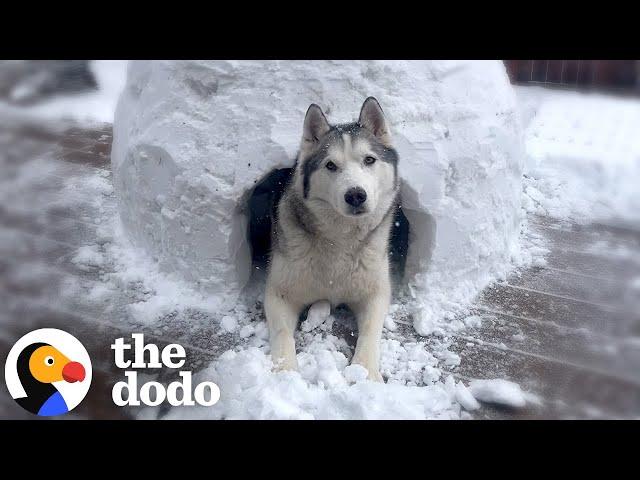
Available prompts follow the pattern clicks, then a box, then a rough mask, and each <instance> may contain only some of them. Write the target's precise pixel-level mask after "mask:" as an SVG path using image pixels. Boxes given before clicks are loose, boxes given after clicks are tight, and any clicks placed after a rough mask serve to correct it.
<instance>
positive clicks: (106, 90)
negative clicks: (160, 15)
mask: <svg viewBox="0 0 640 480" xmlns="http://www.w3.org/2000/svg"><path fill="white" fill-rule="evenodd" d="M128 63H129V62H128V61H127V60H93V61H92V62H91V70H92V72H93V74H94V76H95V78H96V82H97V83H98V89H97V90H95V91H91V92H82V93H77V94H74V95H68V94H67V95H58V96H55V97H53V98H50V99H47V100H45V101H43V102H40V103H37V104H35V105H33V106H29V107H15V106H12V105H9V104H7V103H6V102H2V101H0V109H2V110H3V111H6V112H8V113H12V114H18V115H21V116H29V117H36V118H45V119H49V120H55V119H57V118H62V119H70V120H77V121H78V122H80V123H84V124H93V123H113V117H114V113H115V109H116V103H117V101H118V97H119V96H120V94H121V93H122V89H123V88H124V85H125V81H126V78H127V65H128Z"/></svg>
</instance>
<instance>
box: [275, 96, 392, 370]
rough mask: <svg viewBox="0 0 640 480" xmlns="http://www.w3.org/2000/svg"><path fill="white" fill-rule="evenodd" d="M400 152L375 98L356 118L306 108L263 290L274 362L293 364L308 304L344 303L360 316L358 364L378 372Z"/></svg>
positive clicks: (291, 367)
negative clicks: (333, 120) (335, 121)
mask: <svg viewBox="0 0 640 480" xmlns="http://www.w3.org/2000/svg"><path fill="white" fill-rule="evenodd" d="M397 165H398V154H397V153H396V151H395V150H394V148H393V147H392V145H391V135H390V132H389V128H388V125H387V122H386V120H385V117H384V114H383V112H382V109H381V107H380V104H379V103H378V101H377V100H376V99H375V98H373V97H369V98H367V99H366V100H365V102H364V104H363V105H362V109H361V110H360V118H359V119H358V121H357V122H355V123H349V124H344V125H335V126H333V125H330V124H329V123H328V122H327V119H326V118H325V116H324V114H323V112H322V110H321V109H320V107H319V106H318V105H315V104H313V105H311V106H310V107H309V109H308V110H307V113H306V116H305V119H304V126H303V132H302V142H301V144H300V151H299V154H298V158H297V160H296V164H295V167H294V171H293V175H292V177H291V179H290V181H289V184H288V185H287V187H286V188H285V191H284V193H283V194H282V197H281V198H280V200H279V202H278V204H277V210H276V212H275V217H276V218H275V221H274V227H273V231H272V243H271V244H272V251H271V261H270V264H269V271H268V277H267V285H266V292H265V302H264V307H265V313H266V316H267V323H268V326H269V334H270V341H271V355H272V359H273V362H274V364H275V366H276V369H283V370H294V369H297V360H296V348H295V342H294V337H293V334H294V330H295V328H296V326H297V323H298V318H299V315H300V313H301V312H302V311H303V310H304V308H305V307H306V306H309V305H311V304H313V303H315V302H318V301H321V300H326V301H328V302H329V303H330V304H331V305H332V306H337V305H340V304H346V305H347V306H348V307H349V308H350V309H351V310H352V311H353V313H354V314H355V316H356V319H357V323H358V341H357V344H356V350H355V354H354V356H353V363H357V364H360V365H362V366H363V367H365V368H366V369H367V370H368V372H369V379H371V380H376V381H382V376H381V375H380V369H379V357H380V350H379V344H380V337H381V334H382V325H383V322H384V318H385V315H386V314H387V311H388V308H389V302H390V300H391V279H390V267H389V256H388V251H389V237H390V230H391V223H392V220H393V217H394V212H395V208H396V207H397V205H398V202H399V193H398V192H399V179H398V171H397V170H398V169H397Z"/></svg>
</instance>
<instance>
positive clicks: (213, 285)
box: [112, 61, 524, 334]
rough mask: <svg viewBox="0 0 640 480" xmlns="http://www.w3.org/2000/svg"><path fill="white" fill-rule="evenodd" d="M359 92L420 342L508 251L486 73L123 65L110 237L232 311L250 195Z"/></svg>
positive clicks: (315, 65) (469, 68)
mask: <svg viewBox="0 0 640 480" xmlns="http://www.w3.org/2000/svg"><path fill="white" fill-rule="evenodd" d="M370 95H373V96H375V97H377V98H378V100H379V101H380V103H381V105H382V107H383V108H384V110H385V113H386V115H387V118H388V120H389V121H390V124H391V126H392V130H393V135H394V143H395V145H396V148H397V150H398V152H399V154H400V167H399V171H400V175H401V177H402V180H403V186H402V195H403V210H404V213H405V215H406V216H407V218H408V220H409V222H410V240H409V242H410V243H409V252H408V259H407V267H406V281H407V282H408V283H409V285H410V287H411V291H412V292H413V294H414V299H415V303H416V305H417V311H416V314H415V315H414V319H415V327H416V329H417V330H418V332H419V333H422V334H429V333H431V332H433V331H434V329H435V328H437V322H438V319H440V318H442V317H443V316H445V314H450V313H451V312H453V311H455V310H456V308H458V307H459V306H460V305H463V304H464V303H465V302H468V301H470V300H471V299H472V298H473V296H475V295H476V294H477V292H478V291H479V290H480V289H481V288H482V287H484V286H485V285H486V284H487V283H488V282H489V281H491V280H493V279H494V278H496V277H497V276H501V275H503V274H504V273H506V271H507V270H508V268H509V266H510V264H511V263H512V262H513V261H514V259H518V258H519V256H520V255H521V253H520V250H519V248H520V247H519V243H518V235H519V231H520V222H521V198H520V197H521V174H522V167H523V160H524V142H523V138H522V134H521V129H520V123H519V118H518V115H517V113H516V102H515V96H514V92H513V89H512V87H511V86H510V84H509V81H508V77H507V75H506V72H505V69H504V66H503V64H502V63H501V62H499V61H144V62H132V64H131V66H130V69H129V73H128V79H127V85H126V88H125V90H124V92H123V94H122V96H121V98H120V101H119V104H118V108H117V111H116V117H115V124H114V143H113V152H112V166H113V172H114V183H115V190H116V193H117V196H118V200H119V208H120V215H121V218H122V221H123V224H124V227H125V228H126V230H127V231H128V233H129V235H130V236H131V238H132V240H133V241H134V242H135V243H136V244H137V245H138V246H141V247H142V248H144V249H146V250H147V251H148V252H149V253H150V254H151V255H153V256H154V257H155V258H156V259H157V260H158V262H159V264H160V266H161V268H163V269H164V270H166V271H172V272H173V271H175V272H179V273H180V274H181V275H182V276H183V277H184V278H185V279H186V280H188V281H191V282H194V283H196V284H197V285H199V286H200V287H201V288H203V289H204V291H207V292H209V293H210V294H213V297H215V298H216V299H218V301H219V303H220V305H221V306H222V305H232V304H233V303H234V302H235V300H236V299H237V298H238V295H239V294H240V292H241V290H242V288H243V287H244V286H245V284H246V283H247V281H248V279H249V277H250V274H251V251H250V241H249V239H248V235H247V222H248V215H247V203H248V199H249V197H250V195H251V191H252V189H253V187H254V186H255V185H256V184H257V182H259V181H260V180H261V179H263V178H264V177H265V176H266V175H268V174H269V173H271V172H272V171H273V170H274V169H278V168H285V167H291V166H292V165H293V162H294V158H295V155H296V150H297V147H298V145H299V141H300V135H301V130H302V120H303V118H304V114H305V111H306V109H307V107H308V106H309V104H311V103H317V104H319V105H320V106H321V107H322V108H323V109H324V111H325V113H326V114H327V116H328V118H329V119H330V121H331V122H333V123H341V122H347V121H352V120H354V119H355V118H356V117H357V114H358V111H359V108H360V106H361V104H362V102H363V100H364V99H365V98H366V97H368V96H370Z"/></svg>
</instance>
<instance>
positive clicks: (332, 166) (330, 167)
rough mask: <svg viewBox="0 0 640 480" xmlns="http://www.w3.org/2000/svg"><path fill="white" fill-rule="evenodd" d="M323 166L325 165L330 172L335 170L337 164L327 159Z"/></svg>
mask: <svg viewBox="0 0 640 480" xmlns="http://www.w3.org/2000/svg"><path fill="white" fill-rule="evenodd" d="M325 167H327V170H331V171H332V172H335V171H336V170H337V169H338V166H337V165H336V164H335V163H333V162H332V161H328V162H327V164H326V165H325Z"/></svg>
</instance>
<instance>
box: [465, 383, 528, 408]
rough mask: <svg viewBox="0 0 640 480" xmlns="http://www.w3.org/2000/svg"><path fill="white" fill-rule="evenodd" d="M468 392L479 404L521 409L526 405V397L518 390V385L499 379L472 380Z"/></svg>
mask: <svg viewBox="0 0 640 480" xmlns="http://www.w3.org/2000/svg"><path fill="white" fill-rule="evenodd" d="M469 390H470V391H471V394H472V395H473V396H474V397H475V398H476V399H477V400H480V401H481V402H486V403H496V404H498V405H504V406H507V407H513V408H522V407H524V406H525V405H526V404H527V396H526V394H525V393H524V392H523V391H522V390H521V389H520V385H518V384H517V383H513V382H510V381H508V380H503V379H501V378H495V379H491V380H473V381H472V382H471V383H470V384H469Z"/></svg>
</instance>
